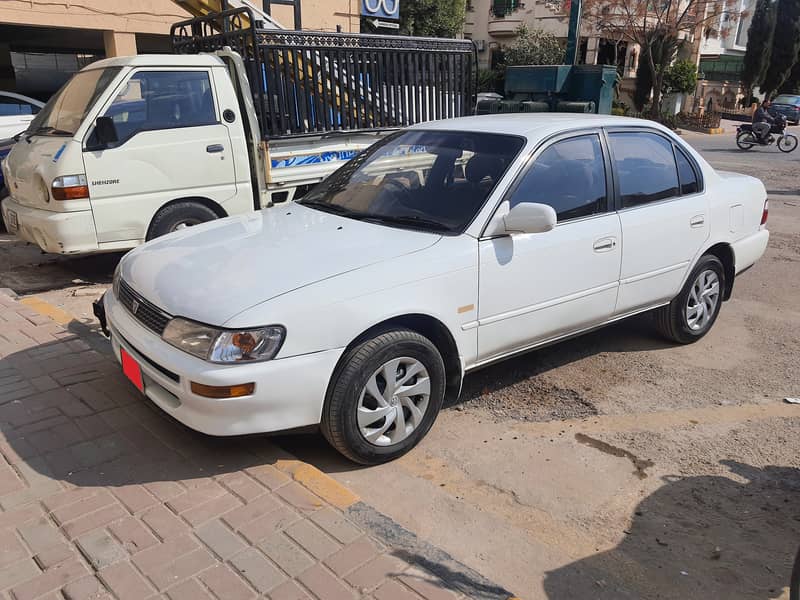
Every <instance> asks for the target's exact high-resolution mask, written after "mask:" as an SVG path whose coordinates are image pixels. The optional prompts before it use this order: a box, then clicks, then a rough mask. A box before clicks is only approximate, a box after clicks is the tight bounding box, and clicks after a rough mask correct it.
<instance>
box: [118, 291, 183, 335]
mask: <svg viewBox="0 0 800 600" xmlns="http://www.w3.org/2000/svg"><path fill="white" fill-rule="evenodd" d="M119 301H120V302H121V303H122V305H123V306H124V307H125V308H126V309H128V312H129V313H131V314H132V315H133V316H134V317H136V319H137V320H138V321H139V322H140V323H141V324H142V325H144V326H145V327H147V328H148V329H150V330H151V331H153V332H155V333H157V334H158V335H161V334H162V333H163V332H164V328H165V327H166V326H167V323H169V320H170V319H171V318H172V316H170V315H168V314H167V313H165V312H164V311H163V310H161V309H160V308H158V307H157V306H156V305H155V304H153V303H152V302H149V301H147V300H145V299H144V298H142V297H141V296H140V295H139V294H137V293H136V292H135V291H133V288H131V286H129V285H128V284H127V283H125V281H124V280H122V279H120V280H119Z"/></svg>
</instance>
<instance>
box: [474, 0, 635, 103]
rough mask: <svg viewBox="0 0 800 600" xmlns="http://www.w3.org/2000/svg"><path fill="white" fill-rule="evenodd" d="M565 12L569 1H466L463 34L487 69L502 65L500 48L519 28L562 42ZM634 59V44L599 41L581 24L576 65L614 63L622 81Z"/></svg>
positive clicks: (565, 29)
mask: <svg viewBox="0 0 800 600" xmlns="http://www.w3.org/2000/svg"><path fill="white" fill-rule="evenodd" d="M569 10H570V4H569V0H563V1H562V0H525V1H520V0H469V1H468V2H467V13H466V22H465V26H464V35H465V37H467V38H470V39H472V40H473V41H475V43H476V44H477V46H478V64H479V67H480V68H482V69H490V68H494V67H496V66H497V64H498V63H499V62H502V55H503V48H504V47H505V46H508V45H509V44H512V43H513V42H514V40H515V39H516V37H517V30H518V29H519V27H520V26H521V25H526V26H527V27H529V28H531V29H542V30H544V31H547V32H549V33H552V34H553V35H555V36H556V37H557V38H559V39H561V40H563V41H566V39H567V35H568V32H569ZM638 56H639V48H638V46H637V45H635V44H630V43H628V42H626V41H623V40H613V39H607V38H603V37H602V36H601V35H600V34H599V33H598V31H597V29H596V28H595V27H594V25H593V24H590V23H587V22H584V23H583V26H582V28H581V41H580V46H579V54H578V62H579V63H584V64H590V65H593V64H616V65H617V68H618V70H619V72H620V75H621V76H622V77H623V81H624V80H625V79H628V80H630V79H631V78H633V77H635V75H636V68H637V66H638ZM623 87H630V86H625V84H624V83H623Z"/></svg>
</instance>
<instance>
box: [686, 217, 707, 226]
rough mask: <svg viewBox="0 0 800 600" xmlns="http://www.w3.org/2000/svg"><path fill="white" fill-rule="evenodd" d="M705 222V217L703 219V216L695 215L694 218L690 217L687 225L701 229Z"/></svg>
mask: <svg viewBox="0 0 800 600" xmlns="http://www.w3.org/2000/svg"><path fill="white" fill-rule="evenodd" d="M705 222H706V217H705V215H695V216H694V217H692V218H691V220H690V221H689V225H690V226H691V227H702V226H703V223H705Z"/></svg>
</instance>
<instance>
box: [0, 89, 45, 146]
mask: <svg viewBox="0 0 800 600" xmlns="http://www.w3.org/2000/svg"><path fill="white" fill-rule="evenodd" d="M43 106H44V102H39V101H38V100H36V99H34V98H28V96H23V95H22V94H15V93H14V92H0V139H5V138H10V137H13V136H15V135H17V134H18V133H20V132H22V131H25V130H26V129H27V128H28V125H30V122H31V121H33V117H35V116H36V114H37V113H38V112H39V110H41V108H42V107H43Z"/></svg>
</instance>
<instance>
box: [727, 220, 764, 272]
mask: <svg viewBox="0 0 800 600" xmlns="http://www.w3.org/2000/svg"><path fill="white" fill-rule="evenodd" d="M768 243H769V230H767V229H760V230H758V231H757V232H756V233H754V234H752V235H749V236H747V237H745V238H742V239H741V240H738V241H736V242H734V243H733V244H731V246H732V247H733V259H734V263H735V265H736V274H737V275H738V274H739V273H741V272H742V271H744V270H745V269H747V268H749V267H751V266H753V264H754V263H755V262H756V261H757V260H758V259H759V258H761V256H762V255H763V254H764V252H765V251H766V249H767V244H768Z"/></svg>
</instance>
